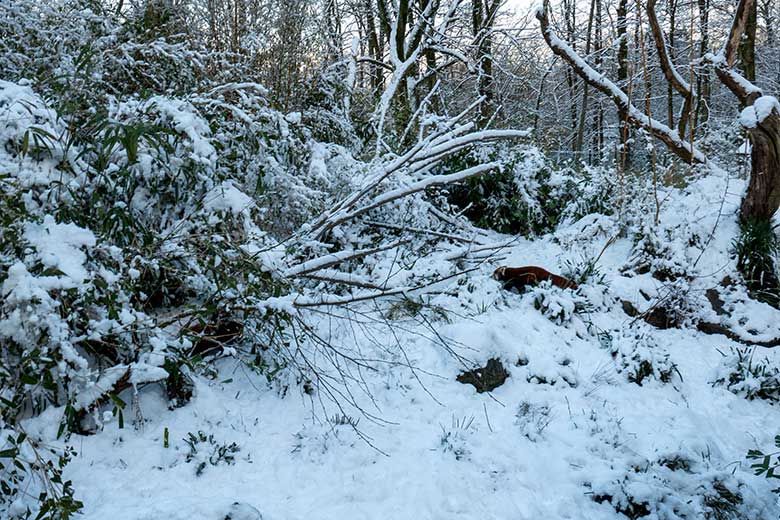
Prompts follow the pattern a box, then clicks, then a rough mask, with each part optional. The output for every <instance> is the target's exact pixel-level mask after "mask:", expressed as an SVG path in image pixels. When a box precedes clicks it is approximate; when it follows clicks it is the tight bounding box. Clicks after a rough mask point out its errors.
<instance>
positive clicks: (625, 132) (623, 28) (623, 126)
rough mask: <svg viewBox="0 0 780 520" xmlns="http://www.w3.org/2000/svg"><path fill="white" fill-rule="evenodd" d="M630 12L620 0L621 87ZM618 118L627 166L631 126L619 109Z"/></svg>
mask: <svg viewBox="0 0 780 520" xmlns="http://www.w3.org/2000/svg"><path fill="white" fill-rule="evenodd" d="M627 13H628V0H620V2H619V3H618V8H617V37H618V39H619V40H620V42H619V43H618V53H617V63H618V70H617V80H618V85H619V86H620V87H621V88H625V83H626V81H628V21H627V19H626V15H627ZM618 118H619V119H620V141H621V142H622V143H623V151H622V152H621V154H620V160H619V161H618V162H619V163H621V165H622V166H626V164H628V163H629V162H631V153H630V150H629V147H628V140H629V138H630V137H631V128H630V126H629V124H628V122H627V121H626V116H625V114H624V113H623V112H622V111H621V110H618Z"/></svg>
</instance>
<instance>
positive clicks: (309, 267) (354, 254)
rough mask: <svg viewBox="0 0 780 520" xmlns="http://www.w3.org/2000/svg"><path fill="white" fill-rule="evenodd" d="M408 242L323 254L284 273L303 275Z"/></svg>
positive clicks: (289, 275) (287, 274) (286, 274)
mask: <svg viewBox="0 0 780 520" xmlns="http://www.w3.org/2000/svg"><path fill="white" fill-rule="evenodd" d="M407 242H408V240H398V241H396V242H391V243H389V244H383V245H381V246H377V247H373V248H370V249H355V250H348V251H339V252H337V253H330V254H328V255H325V256H321V257H318V258H313V259H311V260H307V261H306V262H303V263H300V264H298V265H295V266H293V267H291V268H289V269H288V270H287V271H285V272H284V275H285V276H287V277H292V276H301V275H305V274H309V273H312V272H314V271H319V270H321V269H326V268H328V267H333V266H334V265H336V264H340V263H342V262H346V261H348V260H354V259H356V258H362V257H364V256H368V255H372V254H374V253H379V252H382V251H387V250H389V249H395V248H396V247H399V246H401V245H403V244H405V243H407Z"/></svg>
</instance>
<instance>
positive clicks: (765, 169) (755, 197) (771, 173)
mask: <svg viewBox="0 0 780 520" xmlns="http://www.w3.org/2000/svg"><path fill="white" fill-rule="evenodd" d="M748 135H749V138H750V144H751V146H752V147H753V148H752V152H751V158H750V170H751V171H750V182H749V184H748V189H747V192H746V193H745V198H744V199H742V206H741V208H740V219H741V220H742V222H743V223H749V222H760V221H768V220H771V219H772V216H773V215H774V214H775V212H777V209H778V208H780V114H778V113H777V112H775V113H773V114H772V115H770V116H768V117H766V118H765V119H764V120H763V121H762V122H760V123H759V124H758V125H757V126H756V127H755V128H752V129H749V131H748Z"/></svg>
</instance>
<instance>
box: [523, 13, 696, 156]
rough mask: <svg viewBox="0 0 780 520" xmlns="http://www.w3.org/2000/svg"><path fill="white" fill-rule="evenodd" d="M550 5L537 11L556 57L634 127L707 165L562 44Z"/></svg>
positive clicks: (687, 144) (572, 50) (673, 133)
mask: <svg viewBox="0 0 780 520" xmlns="http://www.w3.org/2000/svg"><path fill="white" fill-rule="evenodd" d="M546 5H547V4H546V3H545V7H544V8H542V9H538V10H537V12H536V18H537V19H538V20H539V23H540V26H541V29H542V35H543V36H544V39H545V41H546V42H547V45H548V46H549V47H550V49H551V50H552V51H553V53H555V54H556V55H557V56H559V57H561V58H563V60H564V61H565V62H566V63H567V64H568V65H569V66H570V67H571V68H572V69H573V70H574V72H576V73H577V75H578V76H580V77H581V78H582V79H583V80H584V81H585V82H587V83H588V84H589V85H590V86H592V87H593V88H595V89H596V90H598V91H599V92H601V93H602V94H605V95H606V96H608V97H609V98H610V99H612V101H613V103H614V104H615V105H616V106H617V108H618V111H619V112H620V113H621V115H622V116H624V117H625V118H626V119H627V120H628V121H629V122H630V123H632V124H633V125H634V126H638V127H640V128H642V129H644V130H646V131H647V132H649V133H650V134H651V135H653V136H654V137H656V138H657V139H660V140H661V141H662V142H663V143H664V144H665V145H666V146H667V147H668V148H669V149H670V150H671V151H672V152H674V153H675V155H677V156H678V157H680V158H681V159H683V160H684V161H686V162H688V163H704V162H707V157H706V156H705V155H704V154H703V153H701V152H700V151H699V150H697V149H696V148H695V147H693V146H691V144H690V143H688V142H686V141H685V140H684V139H682V138H681V137H680V136H679V135H678V134H677V132H675V131H674V130H672V129H671V128H669V127H668V126H666V125H665V124H663V123H661V122H660V121H658V120H657V119H653V118H652V117H650V116H648V115H647V114H645V113H644V112H642V111H641V110H639V109H638V108H636V107H635V106H634V105H633V104H632V103H631V100H630V99H629V98H628V95H626V93H625V92H623V90H622V89H620V87H618V86H617V85H615V83H613V82H612V81H610V80H609V79H608V78H607V77H605V76H604V75H603V74H602V73H600V72H598V71H596V70H595V69H593V67H591V66H590V65H588V63H587V62H585V60H583V59H582V58H581V57H580V56H579V54H577V52H576V51H575V50H574V49H572V48H571V47H570V46H569V45H568V44H567V43H566V42H565V41H563V40H561V39H560V38H559V37H558V36H557V35H556V34H555V32H554V31H553V30H552V28H551V27H550V19H549V16H548V12H547V8H546Z"/></svg>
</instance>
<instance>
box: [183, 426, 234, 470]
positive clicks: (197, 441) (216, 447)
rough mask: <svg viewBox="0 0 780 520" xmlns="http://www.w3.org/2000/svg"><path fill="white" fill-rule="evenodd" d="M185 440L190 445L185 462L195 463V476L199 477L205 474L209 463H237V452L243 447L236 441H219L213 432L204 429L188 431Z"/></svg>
mask: <svg viewBox="0 0 780 520" xmlns="http://www.w3.org/2000/svg"><path fill="white" fill-rule="evenodd" d="M184 442H185V443H186V444H187V446H188V447H189V451H188V452H187V455H186V456H185V458H184V462H186V463H188V464H195V476H198V477H199V476H201V475H202V474H203V472H204V471H205V470H206V468H208V466H209V465H211V466H219V465H220V464H227V465H232V464H235V463H236V453H238V452H239V451H241V448H240V447H239V446H238V444H236V443H235V442H231V443H227V442H219V441H217V440H216V439H214V435H213V434H208V435H206V433H204V432H202V431H198V432H197V433H192V432H189V433H187V437H186V438H185V439H184Z"/></svg>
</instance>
